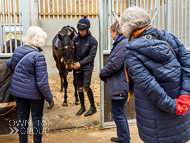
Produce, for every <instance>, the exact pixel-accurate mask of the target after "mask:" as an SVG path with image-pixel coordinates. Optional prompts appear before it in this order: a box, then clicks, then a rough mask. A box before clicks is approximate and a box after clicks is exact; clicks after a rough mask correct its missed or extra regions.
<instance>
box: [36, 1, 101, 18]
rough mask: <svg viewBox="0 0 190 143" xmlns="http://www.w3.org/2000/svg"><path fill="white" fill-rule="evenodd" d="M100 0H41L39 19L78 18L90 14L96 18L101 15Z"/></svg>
mask: <svg viewBox="0 0 190 143" xmlns="http://www.w3.org/2000/svg"><path fill="white" fill-rule="evenodd" d="M98 1H99V0H39V1H38V5H39V6H38V7H39V9H38V10H39V19H78V18H81V17H82V16H83V15H85V14H86V15H88V18H89V19H96V18H98V15H99V9H98V7H99V6H98Z"/></svg>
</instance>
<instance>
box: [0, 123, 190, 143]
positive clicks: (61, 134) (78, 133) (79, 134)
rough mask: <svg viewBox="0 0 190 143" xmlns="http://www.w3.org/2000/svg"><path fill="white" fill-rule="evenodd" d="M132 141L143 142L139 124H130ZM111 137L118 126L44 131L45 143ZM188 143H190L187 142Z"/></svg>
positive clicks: (3, 140)
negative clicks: (140, 136)
mask: <svg viewBox="0 0 190 143" xmlns="http://www.w3.org/2000/svg"><path fill="white" fill-rule="evenodd" d="M129 128H130V136H131V143H143V141H141V139H140V138H139V135H138V130H137V126H130V127H129ZM111 137H116V128H112V129H104V130H101V129H98V128H94V129H88V130H85V129H80V128H79V129H69V130H62V131H55V132H51V133H44V134H43V138H42V142H43V143H112V142H111V141H110V138H111ZM0 143H19V137H18V135H4V136H0ZM28 143H33V139H32V135H28ZM187 143H190V141H189V142H187Z"/></svg>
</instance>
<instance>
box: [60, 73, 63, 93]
mask: <svg viewBox="0 0 190 143" xmlns="http://www.w3.org/2000/svg"><path fill="white" fill-rule="evenodd" d="M59 76H60V78H61V90H60V92H63V76H62V75H61V72H59Z"/></svg>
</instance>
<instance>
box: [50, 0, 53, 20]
mask: <svg viewBox="0 0 190 143" xmlns="http://www.w3.org/2000/svg"><path fill="white" fill-rule="evenodd" d="M49 12H50V13H53V3H52V0H49ZM50 19H53V16H50Z"/></svg>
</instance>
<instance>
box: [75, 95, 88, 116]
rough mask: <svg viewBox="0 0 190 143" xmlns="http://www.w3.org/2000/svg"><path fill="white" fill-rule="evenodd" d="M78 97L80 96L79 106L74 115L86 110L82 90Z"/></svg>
mask: <svg viewBox="0 0 190 143" xmlns="http://www.w3.org/2000/svg"><path fill="white" fill-rule="evenodd" d="M79 98H80V104H81V108H80V110H79V111H78V112H77V114H76V115H81V114H83V113H84V112H85V111H86V109H85V106H84V92H79Z"/></svg>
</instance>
